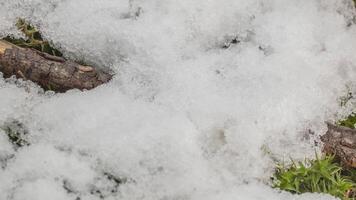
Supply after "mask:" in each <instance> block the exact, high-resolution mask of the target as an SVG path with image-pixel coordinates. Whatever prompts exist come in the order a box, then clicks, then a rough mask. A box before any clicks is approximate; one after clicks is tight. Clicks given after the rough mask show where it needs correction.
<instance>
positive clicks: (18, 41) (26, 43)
mask: <svg viewBox="0 0 356 200" xmlns="http://www.w3.org/2000/svg"><path fill="white" fill-rule="evenodd" d="M16 26H17V28H18V29H19V31H21V32H22V33H23V34H24V35H25V36H26V38H25V39H24V38H15V37H13V36H7V37H5V38H3V39H4V40H6V41H8V42H11V43H13V44H15V45H17V46H20V47H25V48H32V49H36V50H38V51H41V52H45V53H48V54H50V55H53V56H59V57H61V56H62V53H61V52H60V51H59V50H58V49H56V48H54V47H53V46H52V45H51V44H50V42H49V41H46V40H44V39H43V38H42V35H41V33H40V31H39V30H37V29H36V28H35V27H34V26H32V25H31V24H30V23H28V22H27V21H25V20H24V19H18V21H17V23H16Z"/></svg>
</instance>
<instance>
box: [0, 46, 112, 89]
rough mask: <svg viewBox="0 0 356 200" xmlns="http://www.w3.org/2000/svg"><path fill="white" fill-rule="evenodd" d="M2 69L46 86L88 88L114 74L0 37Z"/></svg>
mask: <svg viewBox="0 0 356 200" xmlns="http://www.w3.org/2000/svg"><path fill="white" fill-rule="evenodd" d="M0 72H2V73H3V74H4V77H5V78H9V77H11V76H13V75H15V76H16V77H17V78H22V79H24V80H30V81H33V82H35V83H37V84H39V85H40V86H41V87H42V88H44V89H45V90H53V91H56V92H65V91H67V90H70V89H74V88H76V89H80V90H84V89H86V90H89V89H92V88H95V87H97V86H99V85H101V84H103V83H106V82H108V81H110V80H111V78H112V75H111V74H109V73H107V72H104V71H103V70H100V69H95V68H93V67H90V66H84V65H80V64H77V63H75V62H72V61H69V60H66V59H64V58H62V57H57V56H53V55H50V54H47V53H44V52H40V51H38V50H35V49H30V48H21V47H18V46H16V45H14V44H11V43H9V42H6V41H4V40H0Z"/></svg>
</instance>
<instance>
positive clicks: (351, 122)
mask: <svg viewBox="0 0 356 200" xmlns="http://www.w3.org/2000/svg"><path fill="white" fill-rule="evenodd" d="M355 124H356V114H355V113H352V114H351V115H349V116H348V117H347V118H346V119H343V120H340V121H338V122H337V125H340V126H345V127H349V128H352V129H354V128H355Z"/></svg>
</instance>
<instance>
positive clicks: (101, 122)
mask: <svg viewBox="0 0 356 200" xmlns="http://www.w3.org/2000/svg"><path fill="white" fill-rule="evenodd" d="M352 6H353V4H352V1H351V0H323V1H321V0H300V1H291V0H290V1H286V0H250V1H244V0H225V1H217V0H195V1H190V0H165V1H163V0H155V1H153V0H146V1H143V0H90V1H85V0H1V1H0V22H1V23H0V36H4V35H6V34H9V33H12V34H14V35H20V33H19V32H17V31H16V28H15V27H14V22H15V21H16V18H17V17H23V18H26V19H28V20H30V21H31V22H32V23H33V24H35V25H36V26H38V27H40V29H41V31H42V33H43V35H44V37H45V38H50V39H51V40H53V42H54V43H55V44H56V45H57V47H59V48H60V49H61V50H62V51H63V52H64V53H65V56H66V57H68V58H71V59H74V60H85V61H86V62H87V63H90V64H93V65H97V66H100V67H102V68H107V69H110V70H113V71H115V73H116V75H115V77H114V79H113V80H112V81H111V82H110V83H108V84H105V85H102V86H100V87H98V88H96V89H94V90H91V91H85V92H81V91H78V90H72V91H68V92H67V93H65V94H51V93H43V92H41V90H40V89H39V88H38V87H36V86H34V84H31V83H28V82H21V81H15V80H3V79H1V80H0V95H1V98H0V125H1V124H4V123H9V122H11V121H13V120H17V121H19V122H21V123H22V124H23V125H24V126H25V127H26V128H27V129H28V131H29V134H28V135H27V136H26V137H28V138H27V140H28V141H29V142H30V145H29V146H24V147H21V148H18V149H15V148H14V147H13V146H12V145H11V143H10V142H9V141H8V139H7V137H6V136H5V134H3V131H1V132H0V166H1V168H0V199H4V200H5V199H9V200H42V199H46V200H47V199H55V200H56V199H61V200H74V199H81V200H97V199H105V200H112V199H125V200H129V199H142V200H153V199H160V200H173V199H175V200H183V199H209V200H210V199H212V200H213V199H214V200H215V199H224V200H229V199H243V200H247V199H248V200H250V199H251V200H255V199H256V200H260V199H273V200H274V199H276V200H278V199H281V200H282V199H283V200H284V199H295V200H312V199H313V200H314V199H323V200H325V199H333V197H331V196H328V195H322V194H303V195H292V194H289V193H285V192H281V191H278V190H275V189H272V188H271V187H270V185H269V184H270V183H269V177H270V176H271V175H272V173H273V167H274V161H273V159H280V160H283V159H288V158H289V157H293V158H295V159H298V158H299V159H302V158H304V157H305V156H309V157H310V156H312V155H313V154H314V152H315V150H316V151H319V147H318V146H315V145H314V142H315V141H314V140H317V138H318V135H320V134H322V133H323V132H324V131H325V128H326V127H325V124H324V121H334V120H336V119H337V117H339V116H344V115H345V114H346V113H349V112H350V111H351V109H352V106H350V105H349V104H348V105H347V106H346V108H344V109H342V108H340V105H339V104H340V103H339V101H338V100H339V98H340V97H341V96H343V95H345V89H346V85H353V84H355V82H354V80H356V79H355V77H356V70H355V69H356V68H355V65H356V57H355V56H354V54H355V52H356V37H355V35H356V28H355V25H353V24H352V23H353V22H352V20H353V16H354V14H355V13H354V9H353V8H352ZM236 37H237V38H238V40H239V42H238V43H237V44H231V45H230V46H229V47H228V48H222V47H223V46H224V45H226V44H228V43H229V41H231V40H232V39H234V38H236ZM351 103H352V102H351ZM351 103H350V104H351ZM309 130H311V131H312V132H314V133H315V134H314V135H309V134H308V131H309ZM266 149H267V150H268V152H271V153H266ZM271 154H272V155H271ZM109 174H110V175H109ZM111 176H114V177H116V178H120V180H121V181H122V183H120V184H117V183H116V182H115V181H114V180H113V178H110V177H111Z"/></svg>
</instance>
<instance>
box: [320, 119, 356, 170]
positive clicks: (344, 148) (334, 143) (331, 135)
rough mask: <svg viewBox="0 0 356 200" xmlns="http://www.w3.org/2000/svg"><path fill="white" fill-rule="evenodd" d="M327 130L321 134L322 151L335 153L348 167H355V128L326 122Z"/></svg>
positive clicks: (330, 153)
mask: <svg viewBox="0 0 356 200" xmlns="http://www.w3.org/2000/svg"><path fill="white" fill-rule="evenodd" d="M327 126H328V130H327V132H326V133H325V134H324V135H323V136H321V141H322V142H323V143H324V146H323V152H324V153H326V154H329V155H335V156H336V158H337V159H339V160H340V161H341V163H342V164H343V165H344V166H345V167H348V168H356V130H354V129H350V128H347V127H342V126H336V125H334V124H332V123H327Z"/></svg>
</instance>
